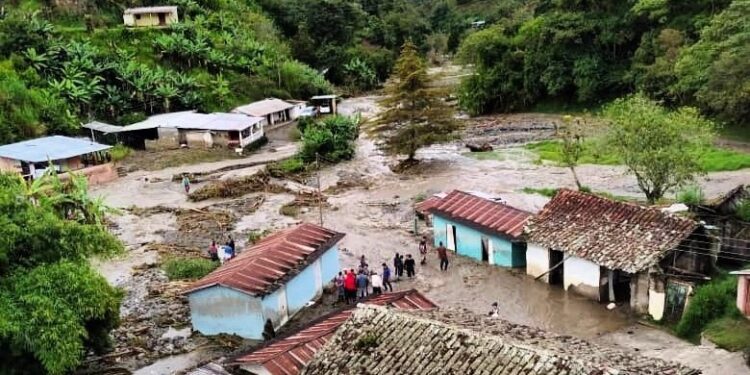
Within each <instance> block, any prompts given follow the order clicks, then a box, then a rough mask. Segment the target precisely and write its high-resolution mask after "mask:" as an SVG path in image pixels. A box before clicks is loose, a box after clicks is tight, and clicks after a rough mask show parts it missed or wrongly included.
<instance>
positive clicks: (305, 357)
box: [235, 289, 437, 375]
mask: <svg viewBox="0 0 750 375" xmlns="http://www.w3.org/2000/svg"><path fill="white" fill-rule="evenodd" d="M363 303H365V304H369V305H378V306H387V305H390V306H393V307H396V308H398V309H402V310H431V309H434V308H437V305H435V304H434V303H433V302H432V301H430V300H429V299H428V298H427V297H425V296H424V295H422V293H419V292H418V291H416V290H414V289H411V290H407V291H403V292H396V293H386V294H381V295H379V296H373V297H370V298H368V299H367V300H365V301H364V302H363ZM353 311H354V306H352V307H350V308H347V309H345V310H343V311H337V312H333V313H330V314H328V315H325V316H323V317H321V318H318V319H316V320H314V321H313V322H311V323H310V324H308V325H307V326H306V327H305V328H302V329H300V330H299V331H297V333H294V334H292V335H291V336H287V337H283V338H279V339H276V340H274V341H272V342H270V343H268V344H267V345H265V346H263V347H261V348H259V349H256V350H254V351H252V352H250V353H248V354H245V355H243V356H241V357H238V358H237V359H236V360H235V362H236V363H239V364H243V365H250V364H254V365H258V366H262V367H265V369H266V370H267V371H268V372H270V373H271V374H272V375H282V374H283V375H295V374H299V372H300V371H301V370H302V368H303V367H304V366H305V364H307V363H308V362H310V360H312V358H313V356H314V355H315V353H316V352H317V351H318V350H320V349H321V348H322V347H323V345H325V344H326V342H328V339H330V338H331V336H333V334H334V332H335V331H336V329H338V327H339V326H341V324H343V323H344V322H345V321H346V320H347V319H349V317H350V316H351V314H352V312H353Z"/></svg>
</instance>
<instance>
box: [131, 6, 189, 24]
mask: <svg viewBox="0 0 750 375" xmlns="http://www.w3.org/2000/svg"><path fill="white" fill-rule="evenodd" d="M122 20H123V23H124V24H125V26H129V27H153V26H169V25H171V24H173V23H177V21H178V18H177V7H176V6H156V7H140V8H128V9H125V11H124V12H122Z"/></svg>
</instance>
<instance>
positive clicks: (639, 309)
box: [630, 272, 649, 314]
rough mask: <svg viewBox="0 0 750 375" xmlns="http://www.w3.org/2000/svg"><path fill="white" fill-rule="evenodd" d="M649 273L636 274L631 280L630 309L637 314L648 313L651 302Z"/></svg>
mask: <svg viewBox="0 0 750 375" xmlns="http://www.w3.org/2000/svg"><path fill="white" fill-rule="evenodd" d="M648 289H649V275H648V272H641V273H639V274H635V275H633V276H632V277H631V279H630V308H631V309H632V310H633V311H634V312H635V313H636V314H646V313H648V300H649V292H648Z"/></svg>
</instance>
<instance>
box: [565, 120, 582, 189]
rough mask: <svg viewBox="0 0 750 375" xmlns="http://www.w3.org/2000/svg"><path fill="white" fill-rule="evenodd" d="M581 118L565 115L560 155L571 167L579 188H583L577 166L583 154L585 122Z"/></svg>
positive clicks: (567, 165)
mask: <svg viewBox="0 0 750 375" xmlns="http://www.w3.org/2000/svg"><path fill="white" fill-rule="evenodd" d="M582 121H583V120H581V119H580V118H576V119H574V118H573V117H572V116H563V122H564V127H563V129H562V131H561V133H560V138H561V139H562V147H561V148H560V156H561V157H562V163H563V165H565V166H566V167H568V168H570V173H572V174H573V180H575V183H576V186H577V187H578V190H581V188H582V186H581V181H580V180H579V179H578V174H577V173H576V167H577V166H578V159H580V158H581V155H582V154H583V140H584V138H583V124H582Z"/></svg>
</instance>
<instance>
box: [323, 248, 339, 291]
mask: <svg viewBox="0 0 750 375" xmlns="http://www.w3.org/2000/svg"><path fill="white" fill-rule="evenodd" d="M320 261H321V263H320V264H321V268H322V270H323V272H322V279H323V285H324V286H325V285H326V283H328V282H330V281H331V280H333V278H334V277H336V275H338V273H339V271H341V265H340V263H339V247H338V245H337V246H334V247H332V248H331V249H330V250H328V251H326V252H325V254H323V256H322V257H320Z"/></svg>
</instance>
